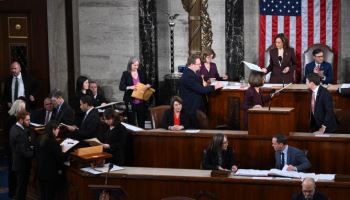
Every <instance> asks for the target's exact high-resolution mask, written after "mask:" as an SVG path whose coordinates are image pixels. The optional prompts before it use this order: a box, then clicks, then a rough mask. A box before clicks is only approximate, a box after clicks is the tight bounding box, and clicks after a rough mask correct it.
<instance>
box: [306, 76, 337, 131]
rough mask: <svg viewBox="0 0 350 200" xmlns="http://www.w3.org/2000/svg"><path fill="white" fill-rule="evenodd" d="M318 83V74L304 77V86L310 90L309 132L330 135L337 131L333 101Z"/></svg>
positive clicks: (319, 80) (319, 79)
mask: <svg viewBox="0 0 350 200" xmlns="http://www.w3.org/2000/svg"><path fill="white" fill-rule="evenodd" d="M320 83H321V78H320V76H319V75H318V74H315V73H311V74H309V75H307V76H306V86H307V87H308V88H309V89H310V90H311V103H310V105H311V106H310V107H311V112H310V115H311V117H310V130H311V131H313V132H314V133H317V134H323V133H332V132H335V130H336V129H337V120H336V118H335V114H334V111H333V109H334V107H333V100H332V96H331V94H330V93H329V92H328V90H327V89H326V88H324V87H322V86H320Z"/></svg>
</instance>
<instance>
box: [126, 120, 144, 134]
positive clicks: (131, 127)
mask: <svg viewBox="0 0 350 200" xmlns="http://www.w3.org/2000/svg"><path fill="white" fill-rule="evenodd" d="M121 123H122V124H123V126H125V128H126V129H128V130H130V131H135V132H136V131H143V130H144V129H142V128H140V127H137V126H134V125H131V124H127V123H125V122H121Z"/></svg>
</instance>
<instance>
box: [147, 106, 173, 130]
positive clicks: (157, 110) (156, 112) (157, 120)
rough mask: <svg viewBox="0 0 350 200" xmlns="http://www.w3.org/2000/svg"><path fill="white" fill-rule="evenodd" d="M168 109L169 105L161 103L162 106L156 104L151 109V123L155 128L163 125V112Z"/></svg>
mask: <svg viewBox="0 0 350 200" xmlns="http://www.w3.org/2000/svg"><path fill="white" fill-rule="evenodd" d="M168 109H170V106H169V105H161V106H156V107H153V108H150V109H149V111H150V114H151V123H152V127H153V128H161V127H162V119H163V114H164V112H165V111H166V110H168Z"/></svg>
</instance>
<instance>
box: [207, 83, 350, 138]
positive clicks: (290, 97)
mask: <svg viewBox="0 0 350 200" xmlns="http://www.w3.org/2000/svg"><path fill="white" fill-rule="evenodd" d="M262 89H263V94H264V95H268V94H269V93H270V92H271V91H272V88H262ZM276 89H277V88H276ZM244 93H245V91H244V90H232V89H227V90H226V89H225V90H221V91H219V92H215V93H213V94H211V95H208V101H209V104H208V105H209V108H208V116H209V120H210V125H211V127H213V128H215V127H216V126H218V125H223V124H226V125H228V124H230V116H231V112H239V116H240V127H241V128H242V127H243V110H242V109H240V110H239V111H234V110H233V108H232V107H230V106H229V103H228V102H229V100H230V99H232V98H239V102H240V105H242V104H243V99H244ZM331 93H332V97H333V103H334V108H338V109H348V110H350V98H348V97H342V96H341V95H339V94H337V93H336V92H335V91H332V92H331ZM310 102H311V100H310V94H309V91H308V89H307V88H306V85H305V84H293V85H291V86H290V87H288V88H286V89H285V90H283V91H282V92H281V93H280V94H279V95H277V96H275V97H274V98H273V100H272V103H271V106H272V107H293V108H294V109H295V123H296V125H297V126H296V131H299V132H308V131H309V119H310Z"/></svg>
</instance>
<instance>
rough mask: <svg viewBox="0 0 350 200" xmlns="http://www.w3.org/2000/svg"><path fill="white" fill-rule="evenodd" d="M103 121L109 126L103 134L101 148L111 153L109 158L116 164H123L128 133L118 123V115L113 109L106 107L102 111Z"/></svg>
mask: <svg viewBox="0 0 350 200" xmlns="http://www.w3.org/2000/svg"><path fill="white" fill-rule="evenodd" d="M103 115H104V119H105V123H106V124H107V125H108V126H109V128H108V130H107V132H106V133H105V135H104V144H103V148H104V150H105V151H106V152H108V153H110V154H112V155H113V157H112V158H111V159H110V160H109V161H110V162H112V163H113V164H116V165H125V154H126V148H127V138H128V133H127V131H126V128H125V127H124V126H123V125H122V124H121V123H120V116H119V115H118V113H116V112H115V111H114V110H113V109H111V108H109V109H106V110H105V111H104V113H103Z"/></svg>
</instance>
